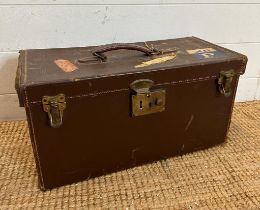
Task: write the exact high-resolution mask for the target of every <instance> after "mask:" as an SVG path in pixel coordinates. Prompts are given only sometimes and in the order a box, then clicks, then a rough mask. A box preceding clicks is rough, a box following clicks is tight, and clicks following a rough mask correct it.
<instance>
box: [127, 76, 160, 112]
mask: <svg viewBox="0 0 260 210" xmlns="http://www.w3.org/2000/svg"><path fill="white" fill-rule="evenodd" d="M153 84H154V82H153V81H152V80H149V79H140V80H136V81H134V82H132V83H131V85H130V88H131V89H132V90H134V91H135V94H133V95H132V116H140V115H146V114H152V113H156V112H162V111H164V110H165V90H164V89H161V88H160V89H155V90H151V89H150V88H151V87H152V86H153Z"/></svg>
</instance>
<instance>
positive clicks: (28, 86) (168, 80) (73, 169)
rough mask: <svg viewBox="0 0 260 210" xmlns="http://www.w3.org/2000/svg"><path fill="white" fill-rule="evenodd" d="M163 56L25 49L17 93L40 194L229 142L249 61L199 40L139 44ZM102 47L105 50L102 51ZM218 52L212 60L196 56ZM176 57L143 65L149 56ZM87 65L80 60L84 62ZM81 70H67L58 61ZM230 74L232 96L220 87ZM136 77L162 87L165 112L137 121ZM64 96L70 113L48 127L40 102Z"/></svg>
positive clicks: (188, 38) (80, 48)
mask: <svg viewBox="0 0 260 210" xmlns="http://www.w3.org/2000/svg"><path fill="white" fill-rule="evenodd" d="M134 44H135V45H139V46H142V47H148V48H149V47H150V48H151V49H158V50H160V51H162V52H165V53H163V54H160V55H149V56H147V55H145V54H144V53H143V52H138V51H132V50H125V49H117V50H115V51H110V52H106V56H107V60H106V61H101V60H99V59H95V58H93V57H94V56H93V55H92V53H93V51H95V50H96V49H100V47H79V48H64V49H41V50H40V49H39V50H23V51H21V52H20V58H19V66H18V70H17V78H16V89H17V92H18V95H19V99H20V104H21V105H22V106H24V107H25V109H26V113H27V118H28V124H29V130H30V136H31V140H32V146H33V149H34V156H35V160H36V165H37V168H38V173H39V182H40V187H41V189H43V190H46V189H50V188H53V187H57V186H61V185H65V184H69V183H73V182H77V181H80V180H84V179H87V178H91V177H95V176H99V175H102V174H105V173H111V172H114V171H118V170H122V169H125V168H129V167H133V166H136V165H140V164H144V163H147V162H152V161H157V160H161V159H165V158H168V157H171V156H174V155H182V154H185V153H188V152H192V151H196V150H199V149H204V148H208V147H210V146H213V145H216V144H219V143H221V142H223V141H224V140H225V137H226V134H227V131H228V127H229V124H230V119H231V114H232V109H233V104H234V98H235V93H236V88H237V83H238V79H239V76H240V75H241V74H243V73H244V71H245V66H246V62H247V58H246V56H244V55H241V54H239V53H236V52H233V51H231V50H228V49H225V48H222V47H219V46H217V45H214V44H211V43H209V42H206V41H204V40H201V39H198V38H196V37H186V38H180V39H172V40H160V41H149V42H146V43H134ZM102 47H104V46H102ZM208 48H210V49H214V53H213V56H209V57H208V56H207V55H206V56H202V55H201V54H199V53H196V51H198V52H199V51H201V49H208ZM173 49H174V51H175V50H176V49H178V50H177V51H176V52H175V54H176V58H175V59H171V60H167V61H165V62H160V63H156V64H152V65H148V66H144V67H141V68H137V67H136V66H138V65H140V64H142V63H143V62H148V61H150V60H152V59H157V58H160V57H163V56H167V55H172V53H169V52H171V50H173ZM84 58H85V61H86V62H84V63H81V62H78V61H79V59H84ZM59 59H62V60H66V61H69V62H71V63H72V64H73V65H75V66H76V67H77V69H76V70H75V71H73V72H64V71H63V70H62V69H60V67H59V66H57V65H56V64H55V61H56V60H59ZM231 69H233V70H234V71H235V76H234V78H233V80H232V84H231V95H229V96H227V97H226V96H224V95H223V94H221V93H220V92H219V90H218V83H217V81H218V78H219V75H220V72H221V71H228V70H231ZM138 79H150V80H152V81H154V86H153V88H164V89H165V91H166V104H165V110H164V111H163V112H158V113H153V114H148V115H143V116H137V117H132V115H131V94H133V93H132V90H131V89H130V84H131V83H132V82H133V81H136V80H138ZM60 93H63V94H64V95H65V97H66V109H65V110H64V115H63V124H62V125H61V126H60V127H59V128H52V127H51V126H50V125H49V118H48V115H47V113H46V112H44V111H43V106H42V97H43V96H54V95H57V94H60Z"/></svg>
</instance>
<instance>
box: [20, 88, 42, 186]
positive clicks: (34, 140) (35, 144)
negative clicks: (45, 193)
mask: <svg viewBox="0 0 260 210" xmlns="http://www.w3.org/2000/svg"><path fill="white" fill-rule="evenodd" d="M24 92H25V98H26V99H25V100H26V106H27V108H28V112H29V117H30V122H31V126H30V127H31V130H32V139H33V142H34V147H33V149H34V151H35V154H36V161H37V164H38V166H39V167H38V168H39V170H38V171H39V172H40V179H41V184H42V185H43V188H44V182H43V176H42V170H41V168H42V167H41V162H40V157H39V154H38V150H37V148H38V145H37V143H36V138H35V132H34V126H33V120H32V113H31V109H30V106H29V100H28V95H27V91H26V89H25V90H24Z"/></svg>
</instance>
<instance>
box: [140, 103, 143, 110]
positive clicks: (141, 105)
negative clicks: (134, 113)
mask: <svg viewBox="0 0 260 210" xmlns="http://www.w3.org/2000/svg"><path fill="white" fill-rule="evenodd" d="M142 108H143V101H140V109H142Z"/></svg>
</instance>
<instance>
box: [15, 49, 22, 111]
mask: <svg viewBox="0 0 260 210" xmlns="http://www.w3.org/2000/svg"><path fill="white" fill-rule="evenodd" d="M23 57H24V51H22V50H21V51H19V57H18V66H17V69H16V76H15V90H16V92H17V95H18V100H19V106H20V107H24V96H23V92H24V91H23V89H24V83H23V78H24V74H23V71H22V70H23V63H22V61H23V60H24V58H23Z"/></svg>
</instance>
